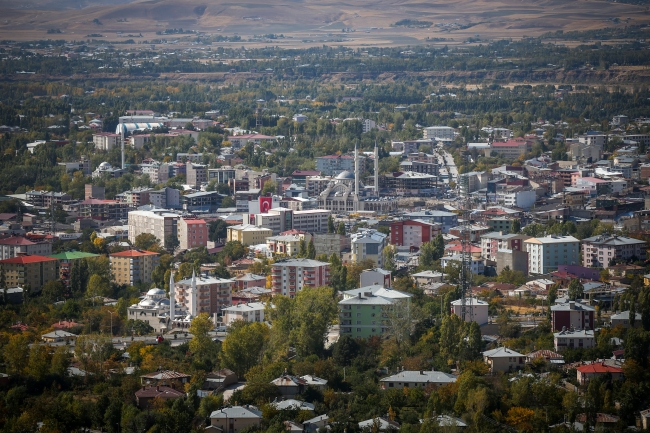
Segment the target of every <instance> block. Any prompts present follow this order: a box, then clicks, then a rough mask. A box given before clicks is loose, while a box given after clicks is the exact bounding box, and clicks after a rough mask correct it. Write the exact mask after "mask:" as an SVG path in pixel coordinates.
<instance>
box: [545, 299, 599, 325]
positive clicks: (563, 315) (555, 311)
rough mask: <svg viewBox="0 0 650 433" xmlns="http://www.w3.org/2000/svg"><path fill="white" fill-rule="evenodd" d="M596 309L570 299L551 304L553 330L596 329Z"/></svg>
mask: <svg viewBox="0 0 650 433" xmlns="http://www.w3.org/2000/svg"><path fill="white" fill-rule="evenodd" d="M595 314H596V309H595V308H594V307H591V306H589V305H585V304H582V303H580V302H575V301H569V302H565V303H562V304H555V305H551V331H561V330H562V329H594V318H595Z"/></svg>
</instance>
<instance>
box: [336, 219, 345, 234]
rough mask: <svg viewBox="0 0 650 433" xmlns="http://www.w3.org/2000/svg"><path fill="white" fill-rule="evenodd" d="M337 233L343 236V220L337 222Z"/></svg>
mask: <svg viewBox="0 0 650 433" xmlns="http://www.w3.org/2000/svg"><path fill="white" fill-rule="evenodd" d="M337 233H338V234H340V235H341V236H345V223H344V222H342V221H341V222H340V223H339V228H338V230H337Z"/></svg>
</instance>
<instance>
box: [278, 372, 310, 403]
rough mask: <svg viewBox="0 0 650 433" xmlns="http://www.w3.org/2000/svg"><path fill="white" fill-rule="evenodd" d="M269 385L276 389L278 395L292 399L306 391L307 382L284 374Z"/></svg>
mask: <svg viewBox="0 0 650 433" xmlns="http://www.w3.org/2000/svg"><path fill="white" fill-rule="evenodd" d="M271 383H272V384H273V385H275V386H277V387H278V389H279V390H280V394H282V397H285V398H293V397H295V396H297V395H298V394H302V393H303V392H304V391H305V389H307V381H306V380H304V379H301V378H299V377H296V376H291V375H290V374H287V373H286V372H285V373H283V374H282V376H280V377H278V378H277V379H273V380H272V381H271Z"/></svg>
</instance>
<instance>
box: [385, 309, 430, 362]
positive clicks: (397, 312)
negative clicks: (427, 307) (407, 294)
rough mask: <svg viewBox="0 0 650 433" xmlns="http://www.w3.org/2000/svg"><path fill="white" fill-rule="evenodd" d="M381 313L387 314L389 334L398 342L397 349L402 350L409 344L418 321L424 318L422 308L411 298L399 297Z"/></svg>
mask: <svg viewBox="0 0 650 433" xmlns="http://www.w3.org/2000/svg"><path fill="white" fill-rule="evenodd" d="M381 313H382V316H383V315H385V316H386V319H385V321H386V323H387V324H388V335H389V336H390V337H392V339H393V340H394V341H395V344H397V349H398V350H402V348H403V346H404V345H405V344H406V345H408V343H409V341H410V337H411V335H412V334H413V331H414V330H415V325H416V323H417V322H418V321H419V320H421V319H422V318H423V315H422V312H421V310H420V309H419V308H418V307H417V306H416V305H415V304H414V303H413V302H412V301H411V300H410V299H399V300H394V301H393V303H392V304H391V305H390V306H387V307H384V308H382V311H381Z"/></svg>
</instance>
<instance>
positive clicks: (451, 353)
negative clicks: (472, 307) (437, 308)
mask: <svg viewBox="0 0 650 433" xmlns="http://www.w3.org/2000/svg"><path fill="white" fill-rule="evenodd" d="M462 330H463V322H462V320H461V319H460V317H459V316H457V315H455V314H451V315H449V316H445V318H444V319H442V323H441V325H440V340H439V345H440V355H441V356H442V357H443V358H444V359H445V360H446V361H454V360H456V359H457V358H458V355H459V352H460V347H459V343H460V341H461V339H462Z"/></svg>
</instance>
